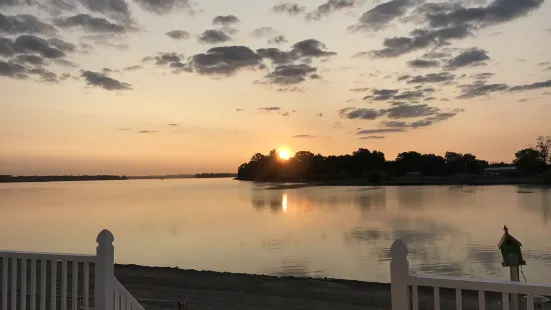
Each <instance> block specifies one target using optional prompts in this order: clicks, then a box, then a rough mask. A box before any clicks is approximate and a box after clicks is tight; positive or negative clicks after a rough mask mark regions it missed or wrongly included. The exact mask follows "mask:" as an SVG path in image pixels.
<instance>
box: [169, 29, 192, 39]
mask: <svg viewBox="0 0 551 310" xmlns="http://www.w3.org/2000/svg"><path fill="white" fill-rule="evenodd" d="M166 35H167V36H168V37H169V38H172V39H174V40H187V39H189V38H191V34H190V33H189V32H187V31H185V30H171V31H169V32H167V33H166Z"/></svg>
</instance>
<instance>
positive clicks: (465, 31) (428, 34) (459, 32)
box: [368, 25, 472, 58]
mask: <svg viewBox="0 0 551 310" xmlns="http://www.w3.org/2000/svg"><path fill="white" fill-rule="evenodd" d="M470 35H472V31H471V26H468V25H461V26H455V27H449V28H443V29H436V30H434V29H415V30H413V31H412V32H411V33H410V37H393V38H387V39H385V40H384V41H383V46H384V48H383V49H380V50H372V51H369V52H368V53H369V55H370V56H371V57H375V58H391V57H398V56H401V55H404V54H407V53H410V52H413V51H416V50H420V49H423V48H427V47H438V46H442V45H446V44H448V40H450V39H463V38H466V37H468V36H470Z"/></svg>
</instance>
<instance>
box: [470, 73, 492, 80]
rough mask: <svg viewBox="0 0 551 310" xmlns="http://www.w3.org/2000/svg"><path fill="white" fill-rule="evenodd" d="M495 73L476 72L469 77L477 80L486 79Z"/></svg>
mask: <svg viewBox="0 0 551 310" xmlns="http://www.w3.org/2000/svg"><path fill="white" fill-rule="evenodd" d="M494 75H495V73H490V72H482V73H477V74H474V75H472V76H471V77H473V78H475V79H477V80H487V79H489V78H491V77H493V76H494Z"/></svg>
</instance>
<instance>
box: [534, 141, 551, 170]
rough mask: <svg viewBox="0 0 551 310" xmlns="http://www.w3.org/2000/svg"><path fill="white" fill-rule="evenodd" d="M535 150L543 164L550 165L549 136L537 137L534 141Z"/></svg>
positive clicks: (550, 146)
mask: <svg viewBox="0 0 551 310" xmlns="http://www.w3.org/2000/svg"><path fill="white" fill-rule="evenodd" d="M536 141H537V143H536V147H535V149H536V150H538V152H540V156H541V160H542V161H543V162H545V163H548V164H551V154H550V152H551V136H547V137H544V136H539V137H538V138H537V139H536Z"/></svg>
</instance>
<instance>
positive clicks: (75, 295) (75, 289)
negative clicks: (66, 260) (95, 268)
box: [71, 261, 78, 310]
mask: <svg viewBox="0 0 551 310" xmlns="http://www.w3.org/2000/svg"><path fill="white" fill-rule="evenodd" d="M71 264H72V265H73V274H72V278H73V288H72V291H71V293H72V294H73V297H72V299H73V300H72V301H73V308H72V309H73V310H78V262H77V261H73V262H72V263H71Z"/></svg>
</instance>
